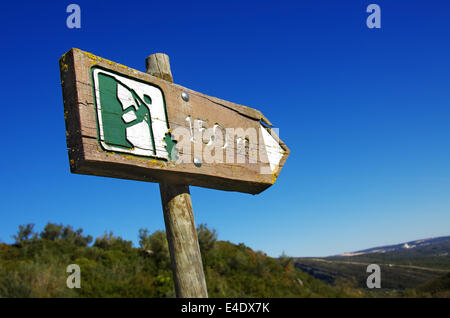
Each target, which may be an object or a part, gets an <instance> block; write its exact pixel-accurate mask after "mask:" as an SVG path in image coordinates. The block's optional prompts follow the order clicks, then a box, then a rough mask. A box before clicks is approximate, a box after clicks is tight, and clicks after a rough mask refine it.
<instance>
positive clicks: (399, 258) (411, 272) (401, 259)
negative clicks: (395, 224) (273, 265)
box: [294, 236, 450, 290]
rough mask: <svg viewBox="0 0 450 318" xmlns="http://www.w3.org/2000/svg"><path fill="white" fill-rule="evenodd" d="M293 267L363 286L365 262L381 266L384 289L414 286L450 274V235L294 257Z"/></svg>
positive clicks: (366, 274)
mask: <svg viewBox="0 0 450 318" xmlns="http://www.w3.org/2000/svg"><path fill="white" fill-rule="evenodd" d="M294 264H295V267H297V268H299V269H300V270H302V271H304V272H306V273H308V274H311V275H313V276H314V277H316V278H318V279H321V280H322V281H325V282H326V283H328V284H335V283H336V281H337V280H342V279H344V280H347V281H349V282H351V285H352V286H353V287H356V288H365V286H366V279H367V276H368V275H369V274H368V273H366V268H367V265H368V264H378V265H380V267H381V273H382V275H381V285H382V288H383V289H391V290H405V289H407V288H416V287H418V286H419V285H422V284H425V283H426V282H429V281H431V280H436V279H438V278H439V277H442V276H443V275H445V274H447V273H450V236H445V237H438V238H429V239H421V240H416V241H411V242H405V243H401V244H396V245H388V246H379V247H374V248H369V249H365V250H360V251H355V252H350V253H344V254H341V255H334V256H330V257H324V258H295V259H294Z"/></svg>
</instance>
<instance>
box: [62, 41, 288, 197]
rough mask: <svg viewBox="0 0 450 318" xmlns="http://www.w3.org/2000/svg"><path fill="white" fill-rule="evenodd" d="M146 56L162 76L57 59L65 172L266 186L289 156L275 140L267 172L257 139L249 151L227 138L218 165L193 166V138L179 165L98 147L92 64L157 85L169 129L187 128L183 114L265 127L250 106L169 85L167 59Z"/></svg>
mask: <svg viewBox="0 0 450 318" xmlns="http://www.w3.org/2000/svg"><path fill="white" fill-rule="evenodd" d="M152 59H155V62H161V65H162V66H160V67H159V68H154V69H151V70H150V69H149V71H151V72H152V73H154V74H156V75H158V76H160V75H161V76H162V77H163V78H165V79H167V80H164V79H160V78H158V77H156V76H152V75H150V74H146V73H143V72H139V71H136V70H133V69H130V68H128V67H126V66H123V65H121V64H118V63H115V62H111V61H108V60H106V59H103V58H100V57H97V56H95V55H93V54H90V53H87V52H84V51H81V50H78V49H71V50H70V51H68V52H67V53H66V54H64V55H63V56H62V57H61V59H60V70H61V84H62V89H63V99H64V113H65V118H66V136H67V146H68V151H69V162H70V169H71V172H73V173H79V174H92V175H98V176H106V177H115V178H124V179H133V180H140V181H149V182H169V183H178V184H189V185H194V186H200V187H207V188H213V189H219V190H227V191H238V192H245V193H251V194H257V193H260V192H261V191H264V190H265V189H267V188H268V187H270V186H271V185H272V184H273V183H274V182H275V180H276V178H277V177H278V174H279V173H280V171H281V169H282V167H283V165H284V163H285V161H286V159H287V157H288V155H289V149H288V148H287V147H286V145H285V144H284V143H283V142H282V141H281V140H280V145H281V147H282V149H283V156H282V159H281V161H280V164H279V165H278V167H277V169H276V171H272V173H261V171H263V170H264V169H265V171H267V169H268V167H269V163H268V160H267V158H268V157H267V154H266V152H265V151H266V150H265V149H263V148H261V145H260V144H258V143H255V144H252V145H250V147H249V148H251V150H249V151H248V153H247V152H245V151H244V153H242V151H241V152H239V149H238V148H237V146H236V144H235V141H234V140H231V142H230V146H229V149H231V150H232V151H233V152H234V162H227V161H226V158H225V155H226V152H225V151H224V153H223V154H222V158H223V160H222V161H223V163H216V162H207V160H205V158H203V160H202V161H203V164H202V165H201V167H197V166H195V165H194V164H193V159H194V156H195V147H196V146H197V144H198V143H200V142H202V140H200V141H198V140H197V141H196V143H195V144H194V143H192V144H190V145H189V146H188V147H185V148H183V150H182V151H181V154H183V155H185V156H186V157H188V158H189V161H187V162H184V163H178V162H174V161H171V160H159V159H155V158H148V157H139V156H134V155H130V154H126V153H120V152H111V151H105V150H104V149H102V147H101V146H100V145H99V133H98V126H97V117H96V107H95V100H94V89H93V85H92V79H91V68H92V67H94V66H95V67H101V68H104V69H106V70H110V71H113V72H115V73H117V74H121V75H123V76H128V77H129V78H133V79H137V80H141V81H144V82H146V83H151V84H152V85H155V86H157V87H158V88H160V89H161V91H162V92H163V94H164V99H165V104H166V109H167V118H168V121H169V124H170V130H171V131H177V128H184V129H189V128H190V127H189V123H188V122H187V121H186V118H187V117H188V116H190V117H191V118H193V119H194V120H195V119H203V120H204V123H205V126H206V127H213V126H214V125H215V124H220V125H221V126H222V127H225V128H242V129H243V130H247V129H254V130H259V129H261V122H263V123H265V124H266V125H271V124H270V122H269V121H268V120H267V119H266V118H265V117H264V116H263V115H262V114H261V113H260V112H259V111H258V110H256V109H253V108H250V107H246V106H243V105H239V104H235V103H231V102H228V101H225V100H222V99H219V98H216V97H211V96H207V95H205V94H202V93H199V92H195V91H193V90H190V89H188V88H185V87H182V86H180V85H176V84H173V83H171V82H170V81H171V73H167V71H166V70H165V68H166V67H165V66H164V65H170V64H168V57H167V59H166V58H165V57H163V58H158V59H159V60H156V59H157V58H156V57H151V56H150V57H149V58H148V59H147V61H146V63H147V64H148V65H150V64H152V63H151V61H152ZM169 71H170V70H169ZM183 91H185V92H187V93H188V94H189V97H190V98H189V101H188V102H186V101H184V100H183V99H182V98H181V93H182V92H183ZM269 131H270V129H269ZM274 136H275V135H274ZM175 137H177V138H178V139H177V141H178V144H177V147H178V145H180V144H182V143H183V142H186V140H183V136H175ZM253 152H255V153H258V156H257V161H256V162H250V160H249V154H250V153H253ZM238 157H239V158H240V159H242V158H243V159H242V160H243V162H237V158H238ZM242 160H241V161H242Z"/></svg>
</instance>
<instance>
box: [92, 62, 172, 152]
mask: <svg viewBox="0 0 450 318" xmlns="http://www.w3.org/2000/svg"><path fill="white" fill-rule="evenodd" d="M96 69H100V70H103V71H107V72H110V73H113V74H116V75H119V76H123V77H126V78H128V79H130V80H133V81H138V82H141V83H143V84H147V85H150V86H153V87H156V88H157V89H159V90H160V91H161V94H162V99H163V106H164V113H165V115H166V125H167V129H168V130H170V126H169V117H168V115H167V107H166V98H165V96H164V91H163V90H162V89H161V87H159V86H158V85H156V84H153V83H150V82H146V81H144V80H141V79H138V78H134V77H131V76H129V75H126V74H122V73H119V72H116V71H112V70H110V69H107V68H105V67H102V66H99V65H95V66H92V67H91V69H90V73H91V84H92V93H93V96H92V97H93V99H94V105H95V118H96V122H97V141H98V144H99V146H100V148H101V149H102V150H103V151H105V152H109V153H116V152H117V153H122V154H127V155H131V156H136V157H140V158H154V159H157V160H164V161H167V160H168V159H166V158H159V157H156V156H143V155H137V154H133V153H129V152H123V151H112V150H108V149H105V148H104V147H103V145H102V143H101V142H102V140H100V122H99V118H98V106H97V94H96V93H95V81H94V70H96ZM150 120H151V119H150ZM169 134H170V132H169ZM152 135H153V131H152ZM118 146H119V145H118ZM154 148H155V147H154ZM154 150H156V149H154ZM167 152H168V157H169V159H170V157H171V155H170V153H169V151H167Z"/></svg>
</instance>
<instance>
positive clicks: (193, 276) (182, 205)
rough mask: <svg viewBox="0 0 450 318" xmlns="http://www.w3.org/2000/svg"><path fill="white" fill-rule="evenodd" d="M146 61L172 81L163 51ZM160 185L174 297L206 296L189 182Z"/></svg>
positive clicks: (152, 70) (148, 67) (148, 68)
mask: <svg viewBox="0 0 450 318" xmlns="http://www.w3.org/2000/svg"><path fill="white" fill-rule="evenodd" d="M145 64H146V72H147V73H149V74H150V75H153V76H156V77H159V78H162V79H164V80H166V81H169V82H173V77H172V73H171V71H170V63H169V57H168V56H167V55H166V54H163V53H155V54H152V55H150V56H149V57H147V59H146V63H145ZM159 189H160V192H161V201H162V206H163V212H164V222H165V224H166V235H167V241H168V243H169V251H170V259H171V262H172V270H173V278H174V282H175V290H176V294H177V297H179V298H190V297H192V298H194V297H196V298H202V297H205V298H206V297H208V291H207V289H206V281H205V274H204V273H203V264H202V257H201V254H200V247H199V244H198V236H197V229H196V228H195V222H194V213H193V209H192V202H191V195H190V193H189V185H184V184H168V183H160V184H159Z"/></svg>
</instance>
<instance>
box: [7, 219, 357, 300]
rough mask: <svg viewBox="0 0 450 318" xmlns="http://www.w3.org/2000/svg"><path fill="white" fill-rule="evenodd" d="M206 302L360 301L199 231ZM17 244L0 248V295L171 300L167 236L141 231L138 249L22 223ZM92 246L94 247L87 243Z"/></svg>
mask: <svg viewBox="0 0 450 318" xmlns="http://www.w3.org/2000/svg"><path fill="white" fill-rule="evenodd" d="M198 235H199V243H200V249H201V252H202V257H203V262H204V269H205V274H206V281H207V285H208V292H209V295H210V297H349V296H360V295H362V293H361V292H360V291H358V290H353V289H350V288H348V286H346V285H345V284H344V285H343V286H340V287H333V286H330V285H327V284H325V283H324V282H322V281H320V280H318V279H315V278H314V277H312V276H311V275H309V274H307V273H304V272H302V271H300V270H299V269H297V268H295V267H294V266H293V262H292V260H291V259H290V258H288V257H281V258H280V259H274V258H270V257H268V256H267V255H265V254H264V253H263V252H260V251H257V252H255V251H253V250H252V249H250V248H249V247H247V246H245V245H244V244H239V245H236V244H232V243H230V242H224V241H217V235H216V233H215V231H213V230H210V229H208V227H207V226H205V225H200V226H199V227H198ZM15 239H16V243H15V244H12V245H8V244H0V297H174V296H175V292H174V284H173V280H172V271H171V269H170V259H169V252H168V247H167V241H166V237H165V233H164V232H163V231H156V232H154V233H152V234H150V233H149V232H148V231H147V230H145V229H142V230H140V231H139V240H140V247H138V248H135V247H133V246H132V243H131V242H130V241H126V240H123V239H122V238H120V237H117V236H115V235H114V234H113V233H107V234H105V235H103V236H102V237H99V238H97V239H95V241H94V242H93V238H92V237H91V236H89V235H87V236H85V235H83V231H82V230H81V229H79V230H76V231H75V230H74V229H73V228H72V227H71V226H63V225H58V224H52V223H49V224H47V226H46V227H45V228H44V230H43V231H42V232H40V233H36V232H34V230H33V226H32V225H26V226H21V227H20V228H19V231H18V233H17V235H16V236H15ZM92 242H93V244H92ZM69 264H78V265H79V266H80V268H81V288H79V289H76V288H75V289H69V288H67V286H66V280H67V277H68V275H69V274H68V273H66V267H67V266H68V265H69Z"/></svg>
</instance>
